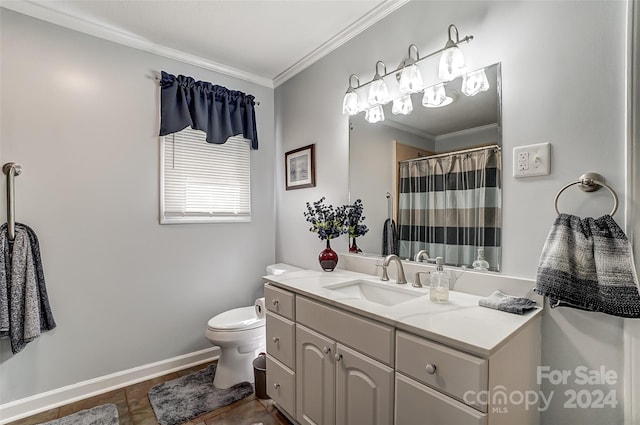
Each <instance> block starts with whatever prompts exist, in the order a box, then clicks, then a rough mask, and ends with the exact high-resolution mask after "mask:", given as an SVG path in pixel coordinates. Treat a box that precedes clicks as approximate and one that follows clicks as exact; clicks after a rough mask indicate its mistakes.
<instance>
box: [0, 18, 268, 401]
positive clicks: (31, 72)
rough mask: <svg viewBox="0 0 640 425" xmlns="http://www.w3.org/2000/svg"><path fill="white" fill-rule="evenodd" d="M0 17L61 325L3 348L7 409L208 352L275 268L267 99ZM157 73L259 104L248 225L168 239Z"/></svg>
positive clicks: (35, 220)
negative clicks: (231, 315) (19, 346)
mask: <svg viewBox="0 0 640 425" xmlns="http://www.w3.org/2000/svg"><path fill="white" fill-rule="evenodd" d="M0 11H1V13H0V14H1V25H0V28H1V37H2V47H1V49H0V50H1V57H0V58H1V66H2V68H1V80H0V82H1V89H2V91H1V99H2V100H1V102H2V103H1V107H2V118H1V119H2V121H1V133H0V136H1V143H0V149H1V152H2V158H1V159H2V162H3V163H4V162H8V161H15V162H18V163H20V164H22V166H23V170H24V171H23V173H22V175H20V176H19V177H18V178H16V217H17V220H18V221H19V222H23V223H26V224H28V225H30V226H32V227H33V228H34V229H35V231H36V232H37V234H38V236H39V238H40V248H41V250H42V255H43V261H44V269H45V274H46V280H47V287H48V290H49V297H50V300H51V305H52V307H53V311H54V314H55V318H56V320H57V323H58V327H57V329H55V330H54V331H53V332H48V333H45V334H43V335H42V336H41V337H40V338H39V339H37V340H36V341H34V342H32V343H30V344H28V345H27V347H26V348H25V349H24V350H23V351H22V352H20V353H18V354H17V355H15V356H12V355H11V351H10V346H9V344H8V342H7V341H6V340H3V341H2V342H0V344H1V345H0V354H1V360H0V376H2V379H1V380H0V404H4V403H7V402H10V401H12V400H16V399H20V398H23V397H27V396H30V395H33V394H38V393H41V392H44V391H47V390H51V389H55V388H59V387H62V386H65V385H70V384H74V383H77V382H80V381H83V380H88V379H92V378H96V377H100V376H103V375H107V374H111V373H115V372H119V371H122V370H126V369H129V368H133V367H137V366H141V365H145V364H149V363H152V362H156V361H160V360H164V359H169V358H172V357H175V356H179V355H183V354H187V353H192V352H194V351H197V350H201V349H205V348H208V347H210V344H209V342H208V341H207V340H206V339H205V337H204V331H205V326H206V322H207V320H208V319H209V318H211V317H212V316H214V315H215V314H217V313H220V312H222V311H224V310H227V309H229V308H232V307H239V306H243V305H249V304H252V303H253V300H254V299H255V298H256V297H257V296H259V295H261V294H262V279H261V276H262V275H263V274H264V270H265V266H266V265H267V264H270V263H272V262H273V261H274V249H275V248H274V247H275V232H274V230H273V227H274V226H273V223H274V221H275V202H274V188H273V181H274V168H275V164H274V106H273V89H271V88H266V87H261V86H258V85H255V84H252V83H247V82H245V81H241V80H238V79H235V78H232V77H228V76H225V75H221V74H217V73H214V72H210V71H206V70H203V69H200V68H197V67H194V66H190V65H185V64H183V63H180V62H176V61H173V60H170V59H167V58H164V57H161V56H157V55H153V54H150V53H145V52H142V51H139V50H135V49H131V48H128V47H123V46H121V45H117V44H114V43H111V42H107V41H104V40H100V39H97V38H93V37H90V36H87V35H84V34H81V33H77V32H74V31H70V30H67V29H63V28H61V27H58V26H55V25H51V24H48V23H44V22H42V21H39V20H35V19H32V18H29V17H26V16H24V15H20V14H17V13H14V12H11V11H8V10H6V9H0ZM160 70H165V71H167V72H170V73H172V74H176V75H177V74H184V75H191V76H193V77H194V78H196V79H200V80H205V81H211V82H213V83H217V84H220V85H224V86H227V87H229V88H233V89H237V90H241V91H244V92H248V93H251V94H254V95H255V96H256V98H257V100H259V101H260V106H258V107H257V111H256V115H257V120H258V123H257V125H258V133H259V137H260V149H259V150H258V151H252V153H251V166H252V180H251V184H252V208H253V217H252V222H251V223H235V224H189V225H160V224H159V220H158V215H159V213H158V203H159V183H158V178H159V141H158V136H157V134H158V129H159V89H158V83H157V82H156V81H155V80H154V74H156V73H159V71H160ZM1 186H2V187H4V184H2V185H1ZM1 196H2V197H3V198H4V196H5V194H4V192H2V195H1ZM3 205H4V202H3ZM0 214H2V216H3V217H2V220H3V221H4V215H5V212H4V211H2V212H0Z"/></svg>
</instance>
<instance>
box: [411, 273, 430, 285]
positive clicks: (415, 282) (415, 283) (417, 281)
mask: <svg viewBox="0 0 640 425" xmlns="http://www.w3.org/2000/svg"><path fill="white" fill-rule="evenodd" d="M421 274H428V275H430V274H431V272H416V278H415V279H414V280H413V286H414V287H415V288H422V287H423V286H424V285H423V284H422V282H421V281H420V275H421Z"/></svg>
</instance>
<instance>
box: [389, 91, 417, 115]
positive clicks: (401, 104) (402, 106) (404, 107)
mask: <svg viewBox="0 0 640 425" xmlns="http://www.w3.org/2000/svg"><path fill="white" fill-rule="evenodd" d="M412 111H413V103H412V102H411V96H410V95H408V94H405V95H404V96H401V97H398V98H395V99H393V106H392V108H391V112H393V114H394V115H398V114H400V115H409V114H410V113H411V112H412Z"/></svg>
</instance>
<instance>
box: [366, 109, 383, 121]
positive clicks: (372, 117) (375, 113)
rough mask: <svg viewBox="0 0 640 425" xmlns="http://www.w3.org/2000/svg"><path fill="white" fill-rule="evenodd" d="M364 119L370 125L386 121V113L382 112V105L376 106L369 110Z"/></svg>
mask: <svg viewBox="0 0 640 425" xmlns="http://www.w3.org/2000/svg"><path fill="white" fill-rule="evenodd" d="M364 119H365V120H367V122H368V123H370V124H375V123H377V122H380V121H384V111H383V110H382V105H376V106H374V107H372V108H369V109H367V112H366V113H365V115H364Z"/></svg>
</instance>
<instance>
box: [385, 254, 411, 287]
mask: <svg viewBox="0 0 640 425" xmlns="http://www.w3.org/2000/svg"><path fill="white" fill-rule="evenodd" d="M392 261H394V262H395V263H396V266H397V269H398V278H397V279H396V283H400V284H402V283H407V278H406V277H405V276H404V269H403V268H402V261H400V257H398V256H397V255H395V254H390V255H387V256H386V257H384V260H383V261H382V277H380V279H381V280H385V281H386V280H389V274H388V273H387V268H388V267H389V263H391V262H392Z"/></svg>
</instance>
